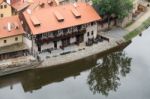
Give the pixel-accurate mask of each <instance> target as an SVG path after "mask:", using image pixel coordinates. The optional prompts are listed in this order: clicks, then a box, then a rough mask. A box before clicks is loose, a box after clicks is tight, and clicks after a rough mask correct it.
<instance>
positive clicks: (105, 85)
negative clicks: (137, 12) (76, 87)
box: [0, 42, 131, 95]
mask: <svg viewBox="0 0 150 99" xmlns="http://www.w3.org/2000/svg"><path fill="white" fill-rule="evenodd" d="M130 43H131V42H128V43H126V44H123V45H121V46H118V47H116V48H113V49H111V50H109V51H106V52H104V53H101V54H97V55H93V56H90V57H87V58H85V59H82V60H78V61H75V62H72V63H68V64H63V65H61V66H56V67H53V68H41V69H34V70H28V71H24V72H20V73H16V74H13V75H8V76H3V77H0V88H3V87H7V86H10V89H13V85H15V84H17V83H21V85H22V87H23V89H24V92H32V91H33V90H38V89H40V88H42V87H43V86H45V85H48V84H52V83H56V82H61V81H64V79H66V78H68V77H72V76H78V75H80V73H81V72H83V71H86V70H90V74H89V76H88V84H89V87H90V90H91V91H92V92H93V93H102V94H104V95H108V92H109V91H110V90H116V89H117V86H118V84H119V77H118V74H119V73H121V74H122V75H123V76H125V75H126V74H127V73H129V71H130V63H131V59H130V58H128V57H126V56H125V53H123V51H122V50H123V49H124V48H125V47H126V46H128V45H129V44H130ZM116 51H119V52H116ZM114 52H115V53H114ZM99 58H101V59H102V60H103V62H102V64H101V65H99V66H95V65H96V61H97V59H99Z"/></svg>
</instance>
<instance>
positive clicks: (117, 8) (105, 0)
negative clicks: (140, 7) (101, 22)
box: [93, 0, 133, 24]
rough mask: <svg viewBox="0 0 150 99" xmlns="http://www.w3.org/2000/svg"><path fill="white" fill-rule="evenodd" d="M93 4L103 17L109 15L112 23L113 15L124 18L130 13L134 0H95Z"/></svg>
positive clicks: (108, 17)
mask: <svg viewBox="0 0 150 99" xmlns="http://www.w3.org/2000/svg"><path fill="white" fill-rule="evenodd" d="M93 6H94V7H95V8H96V9H97V11H98V12H99V14H100V15H101V16H102V17H107V19H108V24H110V18H111V17H112V16H115V17H117V18H118V19H123V18H124V17H126V16H127V15H128V14H129V12H130V11H131V10H132V8H133V0H93Z"/></svg>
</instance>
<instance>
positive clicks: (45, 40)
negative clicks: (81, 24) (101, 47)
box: [35, 29, 86, 45]
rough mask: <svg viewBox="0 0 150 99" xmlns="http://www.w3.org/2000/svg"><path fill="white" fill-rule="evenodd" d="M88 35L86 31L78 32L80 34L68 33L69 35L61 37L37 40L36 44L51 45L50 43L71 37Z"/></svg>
mask: <svg viewBox="0 0 150 99" xmlns="http://www.w3.org/2000/svg"><path fill="white" fill-rule="evenodd" d="M84 33H86V30H85V29H84V30H78V32H72V33H68V34H67V35H60V36H55V37H47V38H44V39H41V38H36V39H35V42H36V44H40V45H42V44H44V43H49V42H50V41H58V40H62V39H66V38H71V37H75V36H77V35H82V34H84Z"/></svg>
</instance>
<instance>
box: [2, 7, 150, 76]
mask: <svg viewBox="0 0 150 99" xmlns="http://www.w3.org/2000/svg"><path fill="white" fill-rule="evenodd" d="M149 25H150V8H148V11H147V12H145V13H144V15H143V16H141V17H140V18H139V19H138V20H136V21H135V22H133V23H132V24H131V25H130V26H128V27H127V28H125V29H121V28H116V29H112V30H110V31H107V32H105V33H101V32H100V33H98V35H100V36H103V37H106V38H108V39H109V41H108V40H103V41H102V42H99V43H97V44H93V45H92V46H85V44H81V45H80V46H76V47H74V48H71V49H70V48H68V49H69V51H68V52H69V53H67V52H64V53H67V54H62V53H63V50H62V51H61V53H60V52H59V51H56V52H55V53H56V54H53V53H51V55H50V56H48V57H47V54H46V55H43V57H46V59H44V58H43V60H42V63H41V64H40V65H37V66H35V68H45V67H54V66H56V65H61V64H66V63H70V62H73V61H77V60H80V59H83V58H86V57H89V56H92V55H95V54H98V53H103V52H105V51H108V50H110V49H113V48H115V47H117V46H119V45H121V44H124V43H127V42H128V41H130V40H132V38H133V37H135V36H137V35H138V34H140V33H141V32H142V31H143V30H144V29H146V28H147V27H148V26H149ZM65 51H66V50H65ZM23 66H25V65H23ZM27 67H28V68H26V69H23V68H22V67H21V66H20V67H19V68H15V69H14V68H11V70H10V71H11V72H7V71H5V70H4V69H3V68H2V69H1V71H2V73H1V75H5V74H11V73H15V72H19V71H24V70H27V69H33V68H30V65H27ZM3 71H5V73H3ZM6 72H7V73H6Z"/></svg>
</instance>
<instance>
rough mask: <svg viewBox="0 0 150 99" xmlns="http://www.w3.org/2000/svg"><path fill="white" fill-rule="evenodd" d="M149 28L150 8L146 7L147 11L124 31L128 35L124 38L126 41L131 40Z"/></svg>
mask: <svg viewBox="0 0 150 99" xmlns="http://www.w3.org/2000/svg"><path fill="white" fill-rule="evenodd" d="M149 26H150V7H147V11H146V12H145V13H144V14H143V15H142V16H141V17H139V18H138V19H137V20H136V21H134V22H133V23H132V24H130V25H129V26H128V27H126V28H125V30H127V31H128V34H127V35H125V36H124V39H125V40H126V41H129V40H132V39H133V38H134V37H136V36H137V35H139V34H141V33H142V31H144V30H145V29H147V28H148V27H149Z"/></svg>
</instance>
